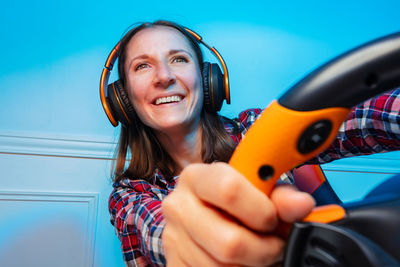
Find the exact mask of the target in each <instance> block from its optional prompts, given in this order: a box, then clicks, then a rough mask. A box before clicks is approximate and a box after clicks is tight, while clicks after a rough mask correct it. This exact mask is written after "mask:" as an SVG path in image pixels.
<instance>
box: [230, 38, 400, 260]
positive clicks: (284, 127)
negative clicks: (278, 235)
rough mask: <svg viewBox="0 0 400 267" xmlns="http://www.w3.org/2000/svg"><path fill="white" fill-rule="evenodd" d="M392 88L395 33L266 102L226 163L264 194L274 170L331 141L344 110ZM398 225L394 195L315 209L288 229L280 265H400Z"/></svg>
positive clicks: (398, 65) (398, 72)
mask: <svg viewBox="0 0 400 267" xmlns="http://www.w3.org/2000/svg"><path fill="white" fill-rule="evenodd" d="M398 86H400V33H395V34H391V35H388V36H385V37H383V38H380V39H377V40H374V41H371V42H369V43H366V44H364V45H362V46H359V47H357V48H355V49H352V50H350V51H348V52H346V53H344V54H342V55H340V56H338V57H336V58H334V59H333V60H331V61H329V62H327V63H326V64H324V65H322V66H321V67H319V68H317V69H316V70H314V71H313V72H311V73H310V74H309V75H307V76H306V77H304V78H303V79H302V80H300V81H299V82H298V83H296V84H295V85H294V86H293V87H291V88H290V89H289V90H288V91H287V92H286V93H284V94H283V95H282V96H281V97H280V98H279V99H278V100H275V101H273V102H272V103H271V104H270V105H269V106H268V107H267V108H266V109H265V110H264V111H263V113H262V114H261V115H260V117H259V119H258V120H257V121H256V122H255V123H254V124H253V125H252V127H251V128H250V129H249V131H248V132H247V134H246V138H244V139H243V141H242V142H241V143H240V144H239V145H238V147H237V149H236V150H235V152H234V154H233V156H232V158H231V160H230V162H229V164H230V165H231V166H233V167H234V168H235V169H237V170H238V171H239V172H241V173H242V174H243V175H244V176H245V177H246V178H247V179H248V180H249V181H250V182H251V183H252V184H254V185H255V186H256V187H257V188H258V189H260V190H261V191H263V192H264V193H265V194H267V195H269V194H270V193H271V191H272V190H273V187H274V186H275V184H276V182H277V180H278V179H279V177H280V175H281V174H282V173H284V172H286V171H289V170H291V169H293V168H294V167H296V166H299V165H301V164H303V163H304V162H306V161H307V160H309V159H311V158H313V157H315V156H316V155H318V154H319V153H321V152H322V151H323V150H324V149H326V148H327V147H328V146H329V144H330V143H332V141H333V140H334V139H335V137H336V135H337V133H338V130H339V127H340V125H341V124H342V123H343V121H344V120H345V119H346V118H347V116H348V114H349V112H350V110H351V107H353V106H355V105H357V104H359V103H361V102H363V101H365V100H367V99H369V98H371V97H373V96H376V95H378V94H380V93H383V92H385V91H387V90H390V89H394V88H396V87H398ZM368 225H369V226H368ZM399 226H400V193H398V194H389V197H388V196H387V195H385V194H383V193H379V194H376V195H375V196H374V197H370V198H368V201H363V202H360V203H353V204H351V205H346V204H333V205H325V206H320V207H317V208H315V209H314V210H313V212H312V213H311V214H310V215H309V216H308V217H307V218H305V219H304V220H303V221H302V222H296V223H295V224H293V225H291V226H289V227H288V230H290V235H289V238H288V244H287V248H286V253H285V262H284V266H400V250H399V248H400V227H399Z"/></svg>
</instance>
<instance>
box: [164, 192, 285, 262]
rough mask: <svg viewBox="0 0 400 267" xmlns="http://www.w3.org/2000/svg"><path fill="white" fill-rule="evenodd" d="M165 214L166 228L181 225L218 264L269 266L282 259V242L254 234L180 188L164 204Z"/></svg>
mask: <svg viewBox="0 0 400 267" xmlns="http://www.w3.org/2000/svg"><path fill="white" fill-rule="evenodd" d="M174 194H175V195H174ZM182 200H184V201H182ZM163 210H165V214H166V215H165V216H166V219H167V224H168V223H170V222H171V221H174V222H176V223H177V224H181V227H183V228H184V229H185V232H186V233H187V234H188V236H189V237H190V239H191V240H193V241H194V243H196V244H197V246H199V247H201V248H202V249H203V250H205V251H206V252H207V253H208V254H209V255H210V256H211V257H212V258H214V259H216V260H217V261H218V262H221V263H226V264H240V265H246V266H267V265H269V264H272V263H274V262H276V261H277V260H279V259H280V258H281V256H282V250H283V246H284V242H283V241H282V240H281V239H280V238H278V237H276V236H273V235H264V234H258V233H255V232H253V231H251V230H249V229H247V228H246V227H244V226H243V225H241V224H238V223H237V222H236V221H234V220H230V219H229V218H227V216H224V214H223V213H222V212H221V211H220V210H217V209H215V208H213V207H211V206H210V205H207V204H205V203H204V202H203V201H201V200H199V199H197V198H196V197H194V195H193V194H190V193H189V192H185V191H184V190H179V188H177V189H176V190H175V191H174V192H173V193H171V194H170V196H168V197H167V198H166V199H165V200H164V203H163ZM188 211H190V212H188Z"/></svg>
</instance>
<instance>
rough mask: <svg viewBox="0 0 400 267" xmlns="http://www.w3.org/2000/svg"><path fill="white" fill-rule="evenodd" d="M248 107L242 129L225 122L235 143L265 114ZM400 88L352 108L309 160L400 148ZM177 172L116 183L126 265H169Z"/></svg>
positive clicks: (114, 198)
mask: <svg viewBox="0 0 400 267" xmlns="http://www.w3.org/2000/svg"><path fill="white" fill-rule="evenodd" d="M261 111H262V110H261V109H249V110H246V111H244V112H242V113H240V114H239V117H238V118H237V119H235V121H236V123H237V126H238V127H239V132H237V133H236V134H234V133H233V128H234V126H233V125H232V124H229V123H225V129H226V130H227V132H228V133H229V134H230V136H231V138H232V139H233V140H234V142H235V143H236V144H238V143H239V142H240V140H241V139H242V138H243V136H244V134H245V133H246V132H247V129H248V128H249V127H250V126H251V125H252V124H253V122H254V121H255V120H256V119H257V117H258V116H259V115H260V113H261ZM399 112H400V90H394V91H390V92H387V93H385V94H383V95H381V96H379V97H377V98H374V99H371V100H368V101H366V102H364V103H363V104H361V105H359V106H357V107H355V108H353V109H352V111H351V113H350V115H349V117H348V119H347V120H346V121H345V122H344V123H343V125H342V126H341V128H340V131H339V134H338V136H337V138H336V140H335V141H334V142H333V143H332V145H330V146H329V148H328V149H327V150H325V151H324V152H323V153H321V154H320V155H318V156H317V157H316V158H315V159H313V160H311V161H309V162H310V163H320V164H321V163H326V162H330V161H333V160H335V159H339V158H343V157H351V156H357V155H367V154H372V153H380V152H387V151H393V150H398V149H400V114H399ZM177 181H178V176H176V177H173V178H172V179H170V180H167V179H166V178H165V177H164V176H163V175H162V173H160V172H159V171H158V170H155V172H154V175H153V177H152V182H147V181H144V180H140V179H138V180H133V179H128V178H126V179H124V180H122V181H120V182H118V183H115V184H114V185H113V186H114V190H113V191H112V193H111V195H110V199H109V211H110V215H111V223H112V224H113V225H114V227H115V231H116V234H117V236H118V238H119V239H120V241H121V249H122V253H123V258H124V261H125V263H126V266H164V265H165V264H166V261H165V258H164V255H163V250H162V242H161V234H162V231H163V228H164V225H165V221H164V218H163V215H162V211H161V202H162V200H163V199H164V198H165V197H166V196H167V195H168V193H169V192H171V191H172V190H174V188H175V187H176V184H177Z"/></svg>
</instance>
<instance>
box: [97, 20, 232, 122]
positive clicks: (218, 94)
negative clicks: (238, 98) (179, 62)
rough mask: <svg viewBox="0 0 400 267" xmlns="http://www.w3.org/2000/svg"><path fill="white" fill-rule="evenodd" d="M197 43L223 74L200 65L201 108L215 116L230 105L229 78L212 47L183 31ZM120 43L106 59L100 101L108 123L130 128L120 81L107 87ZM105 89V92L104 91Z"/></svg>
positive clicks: (129, 108) (211, 65) (131, 111)
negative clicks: (225, 105) (202, 101)
mask: <svg viewBox="0 0 400 267" xmlns="http://www.w3.org/2000/svg"><path fill="white" fill-rule="evenodd" d="M184 30H185V31H186V32H188V33H189V34H190V35H191V36H193V37H194V38H195V39H196V40H197V42H199V43H201V44H203V45H204V46H205V47H207V48H208V49H209V50H211V52H212V53H213V54H214V55H215V56H216V57H217V58H218V60H219V62H220V64H221V66H222V69H223V71H224V72H223V73H222V72H221V69H220V67H219V66H218V64H216V63H209V62H203V70H202V78H203V92H204V107H205V109H206V110H207V111H208V112H211V113H215V112H217V111H219V110H220V109H221V107H222V102H223V101H224V99H226V103H228V104H230V103H231V100H230V92H229V77H228V69H227V67H226V64H225V61H224V59H223V58H222V56H221V55H220V53H219V52H218V51H217V49H215V48H214V47H210V46H209V45H208V44H207V43H205V42H204V41H203V40H202V37H201V36H200V35H198V34H197V33H195V32H194V31H192V30H190V29H188V28H184ZM120 44H121V41H119V42H118V43H117V45H116V46H115V47H114V48H113V50H112V51H111V52H110V54H109V55H108V57H107V60H106V63H105V64H104V68H103V71H102V73H101V78H100V99H101V103H102V105H103V108H104V111H105V112H106V115H107V117H108V119H109V120H110V122H111V124H112V125H113V126H114V127H116V126H118V122H121V123H122V124H123V125H131V124H132V121H133V118H134V114H135V112H134V108H133V106H132V104H131V102H130V100H129V98H128V93H127V92H126V90H125V89H124V87H123V86H122V82H121V80H117V81H115V82H113V83H111V84H108V79H109V77H110V73H111V71H112V69H113V65H114V63H115V61H116V60H117V58H118V56H119V48H120ZM106 88H107V90H105V89H106Z"/></svg>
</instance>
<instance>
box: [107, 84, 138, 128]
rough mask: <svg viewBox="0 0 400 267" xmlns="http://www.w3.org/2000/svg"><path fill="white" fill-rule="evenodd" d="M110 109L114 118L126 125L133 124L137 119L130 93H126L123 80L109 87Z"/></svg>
mask: <svg viewBox="0 0 400 267" xmlns="http://www.w3.org/2000/svg"><path fill="white" fill-rule="evenodd" d="M107 93H108V98H109V100H110V101H109V103H110V107H111V110H112V113H113V115H114V117H115V118H116V119H117V120H118V121H120V122H121V123H122V124H124V125H130V124H132V121H133V118H134V117H135V109H134V108H133V106H132V104H131V102H130V100H129V97H128V93H127V92H126V91H125V89H124V87H123V85H122V82H121V80H117V81H115V82H113V83H111V84H109V85H108V86H107Z"/></svg>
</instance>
